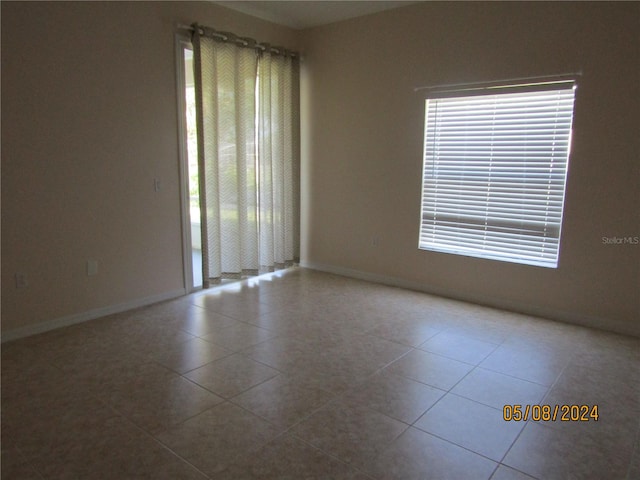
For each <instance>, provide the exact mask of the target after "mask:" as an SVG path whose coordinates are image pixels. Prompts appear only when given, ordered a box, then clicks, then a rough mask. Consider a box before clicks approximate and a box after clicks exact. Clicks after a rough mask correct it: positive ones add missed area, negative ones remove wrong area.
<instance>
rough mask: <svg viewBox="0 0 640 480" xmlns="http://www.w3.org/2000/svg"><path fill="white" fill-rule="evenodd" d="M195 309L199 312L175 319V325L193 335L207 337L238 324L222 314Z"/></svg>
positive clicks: (199, 308)
mask: <svg viewBox="0 0 640 480" xmlns="http://www.w3.org/2000/svg"><path fill="white" fill-rule="evenodd" d="M194 308H197V309H198V310H197V311H195V312H193V313H192V314H191V315H188V316H184V317H179V318H177V319H175V320H174V321H173V325H174V326H175V327H177V328H179V329H180V330H183V331H185V332H187V333H189V334H191V335H195V336H198V337H204V336H205V335H208V334H210V333H213V332H214V331H217V330H220V329H221V328H225V327H228V326H230V325H233V324H235V323H236V322H237V320H234V319H233V318H231V317H227V316H225V315H222V314H221V313H216V312H210V311H208V310H205V309H204V308H201V307H194Z"/></svg>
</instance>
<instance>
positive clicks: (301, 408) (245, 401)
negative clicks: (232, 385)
mask: <svg viewBox="0 0 640 480" xmlns="http://www.w3.org/2000/svg"><path fill="white" fill-rule="evenodd" d="M331 398H333V395H331V394H329V393H327V392H326V391H324V390H321V389H319V388H314V387H313V386H310V385H307V384H305V383H300V382H294V381H292V380H291V379H289V378H287V377H286V376H284V375H278V376H277V377H273V378H272V379H270V380H267V381H266V382H264V383H261V384H260V385H258V386H256V387H253V388H251V389H250V390H247V391H246V392H244V393H242V394H240V395H238V396H236V397H234V398H233V403H236V404H238V405H240V406H242V407H243V408H246V409H247V410H249V411H250V412H253V413H255V414H256V415H258V416H260V417H262V418H265V419H267V420H269V421H270V422H271V423H274V424H276V425H278V426H282V427H291V426H292V425H295V424H296V423H298V422H299V421H300V420H302V419H304V418H306V417H308V416H309V415H311V414H312V413H313V412H314V411H316V410H317V409H318V408H320V407H321V406H322V405H324V404H325V403H327V402H328V401H329V400H330V399H331Z"/></svg>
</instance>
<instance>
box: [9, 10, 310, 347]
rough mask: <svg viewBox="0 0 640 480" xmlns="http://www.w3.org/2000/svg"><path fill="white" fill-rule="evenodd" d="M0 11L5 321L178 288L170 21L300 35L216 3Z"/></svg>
mask: <svg viewBox="0 0 640 480" xmlns="http://www.w3.org/2000/svg"><path fill="white" fill-rule="evenodd" d="M1 8H2V15H1V20H2V44H1V45H2V332H3V333H7V332H9V334H10V335H9V336H11V333H15V332H22V333H25V332H28V331H29V327H32V326H38V325H42V324H43V322H44V323H45V324H46V322H52V321H55V320H57V319H65V318H69V317H72V318H74V316H77V315H80V316H82V315H83V314H85V313H87V312H89V313H91V312H96V311H100V310H101V309H105V308H107V309H108V308H111V307H113V306H118V305H130V304H135V303H136V302H140V301H144V299H153V298H159V297H162V296H165V295H172V294H176V293H179V292H180V291H181V290H182V289H183V288H184V284H183V273H182V272H183V270H182V236H181V235H182V234H181V220H180V191H179V162H178V123H177V118H178V117H177V99H176V80H175V79H176V73H175V47H174V32H175V25H176V24H177V23H185V24H190V23H192V22H194V21H197V22H199V23H202V24H205V25H210V26H212V27H214V28H218V29H221V30H229V31H232V32H234V33H237V34H239V35H244V36H252V37H254V38H257V39H259V40H262V41H270V42H272V43H275V44H278V45H285V46H287V47H293V48H295V47H296V46H297V45H296V39H297V34H296V32H294V31H293V30H290V29H287V28H284V27H278V26H275V25H273V24H270V23H268V22H263V21H261V20H257V19H254V18H252V17H248V16H246V15H242V14H239V13H236V12H233V11H231V10H228V9H225V8H222V7H219V6H217V5H213V4H211V3H208V2H201V3H190V2H159V3H152V2H104V3H103V2H86V3H84V2H83V3H81V2H71V3H66V2H43V3H35V2H17V3H12V2H4V1H3V2H2V3H1ZM154 178H158V179H159V180H160V181H161V182H162V189H161V191H159V192H157V193H156V192H155V191H154ZM87 259H96V260H98V262H99V273H98V275H97V276H92V277H88V276H87V275H86V261H87ZM16 272H22V273H25V274H26V275H27V278H28V282H29V286H28V288H24V289H16V288H15V282H14V274H15V273H16ZM78 318H81V317H78Z"/></svg>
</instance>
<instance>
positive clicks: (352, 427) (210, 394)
mask: <svg viewBox="0 0 640 480" xmlns="http://www.w3.org/2000/svg"><path fill="white" fill-rule="evenodd" d="M202 337H206V340H208V341H205V340H203V338H202ZM256 342H258V343H256ZM234 352H235V353H234ZM0 355H1V361H0V367H1V382H2V385H1V386H2V388H1V389H0V395H1V408H0V415H1V425H2V428H1V436H2V449H3V450H2V467H3V468H2V476H1V477H2V479H3V480H5V479H7V480H9V479H13V478H17V479H18V480H31V478H37V479H40V480H43V479H56V480H78V479H82V480H92V479H105V480H113V479H114V478H118V479H120V478H123V479H126V478H136V479H146V478H148V479H154V480H155V479H172V480H173V479H187V480H190V479H202V478H215V479H216V480H226V479H233V480H239V479H256V478H257V479H272V478H278V479H288V478H289V479H291V480H294V479H295V480H298V479H300V478H307V477H308V478H319V479H327V480H330V479H331V480H333V479H351V480H353V479H355V480H361V479H365V478H369V479H370V480H371V479H373V480H382V479H384V480H387V479H389V480H398V479H401V480H405V479H412V478H415V479H420V480H428V479H431V478H434V479H447V478H451V479H455V480H464V479H467V478H469V479H473V480H482V479H487V478H489V477H491V478H492V479H493V480H506V479H509V480H526V479H531V478H535V479H538V480H543V479H545V480H546V479H551V480H554V479H563V480H566V479H567V478H575V479H598V480H600V479H604V478H606V479H609V478H611V479H620V480H623V479H624V480H631V479H636V478H638V479H640V423H639V422H638V415H640V339H638V338H632V337H628V336H624V335H617V334H613V333H607V332H602V331H596V330H591V329H587V328H583V327H578V326H575V325H566V324H561V323H557V322H553V321H550V320H545V319H540V318H535V317H531V316H527V315H519V314H513V313H509V312H505V311H500V310H496V309H492V308H486V307H479V306H477V305H471V304H468V303H464V302H459V301H455V300H450V299H444V298H438V297H435V296H432V295H426V294H423V293H419V292H414V291H407V290H402V289H399V288H391V287H386V286H383V285H377V284H373V283H369V282H365V281H361V280H354V279H349V278H346V277H341V276H338V275H332V274H326V273H322V272H317V271H312V270H308V269H304V268H294V269H290V270H287V271H284V272H277V273H274V274H271V275H267V276H261V277H259V278H254V279H250V280H247V281H244V282H239V283H235V284H228V285H224V286H222V287H219V288H215V289H210V290H207V291H202V292H198V293H195V294H193V295H189V296H186V297H183V298H179V299H175V300H170V301H167V302H162V303H160V304H157V305H153V306H149V307H144V308H139V309H135V310H132V311H129V312H123V313H119V314H114V315H109V316H107V317H104V318H100V319H96V320H92V321H89V322H85V323H82V324H78V325H72V326H69V327H65V328H61V329H58V330H54V331H51V332H46V333H43V334H39V335H34V336H31V337H28V338H24V339H20V340H15V341H11V342H7V343H4V344H3V345H2V349H1V351H0ZM478 362H480V364H479V366H476V364H477V363H478ZM447 392H448V393H447ZM225 398H227V399H229V400H228V401H225V400H224V399H225ZM505 404H509V405H513V404H516V405H518V404H520V405H523V407H524V406H526V405H535V404H543V405H544V404H549V405H550V406H553V405H555V404H567V405H583V404H587V405H592V404H595V405H598V407H599V412H598V413H599V418H598V421H597V422H596V421H589V422H572V421H569V422H562V421H559V420H558V421H556V422H553V423H552V422H543V421H540V422H537V423H536V422H529V423H526V424H525V423H516V422H504V421H503V420H502V407H503V405H505ZM591 420H593V419H591ZM411 424H413V425H414V426H411V427H410V426H409V425H411ZM418 427H419V428H418ZM421 428H423V429H425V430H427V431H424V430H421ZM285 429H289V430H287V431H286V433H284V431H285ZM518 429H521V430H520V432H519V435H518V436H514V435H515V434H514V432H516V431H517V430H518ZM428 432H432V433H428ZM516 433H517V432H516ZM152 434H155V435H156V436H157V438H158V439H160V440H161V441H162V443H160V442H159V441H158V440H157V439H156V438H154V437H152ZM510 442H513V443H511V444H510ZM509 445H511V447H510V448H509ZM505 448H509V450H508V451H507V453H506V455H505V456H504V459H503V463H502V464H498V463H496V462H495V461H493V460H491V459H489V458H488V457H487V456H489V457H491V458H492V459H496V460H500V459H501V455H502V453H503V452H504V451H505ZM475 452H480V453H479V454H476V453H475ZM492 475H493V476H492ZM529 475H530V476H529Z"/></svg>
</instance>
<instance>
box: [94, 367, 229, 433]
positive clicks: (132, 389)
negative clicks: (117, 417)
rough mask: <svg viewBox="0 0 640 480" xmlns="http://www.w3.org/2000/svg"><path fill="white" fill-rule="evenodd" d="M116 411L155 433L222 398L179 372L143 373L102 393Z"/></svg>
mask: <svg viewBox="0 0 640 480" xmlns="http://www.w3.org/2000/svg"><path fill="white" fill-rule="evenodd" d="M102 399H103V400H104V401H105V402H106V403H107V404H108V405H109V406H111V407H112V408H114V409H115V410H116V411H117V412H119V413H121V414H122V415H123V416H125V417H127V418H128V419H130V420H131V421H132V422H133V423H135V424H136V425H138V426H140V427H141V428H142V429H144V430H145V431H147V432H149V433H151V434H156V433H159V432H161V431H163V430H165V429H167V428H169V427H171V426H173V425H176V424H178V423H181V422H183V421H184V420H186V419H188V418H191V417H193V416H195V415H198V414H199V413H201V412H203V411H205V410H207V409H208V408H210V407H212V406H214V405H217V404H219V403H220V402H222V398H220V397H219V396H217V395H214V394H213V393H211V392H210V391H208V390H205V389H204V388H202V387H200V386H198V385H196V384H195V383H193V382H190V381H189V380H187V379H185V378H184V377H181V376H178V375H170V376H167V375H162V376H144V377H138V378H135V379H131V380H129V381H127V382H123V383H121V384H119V385H117V386H116V387H114V388H113V389H111V390H110V391H108V392H106V393H105V394H103V395H102Z"/></svg>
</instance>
